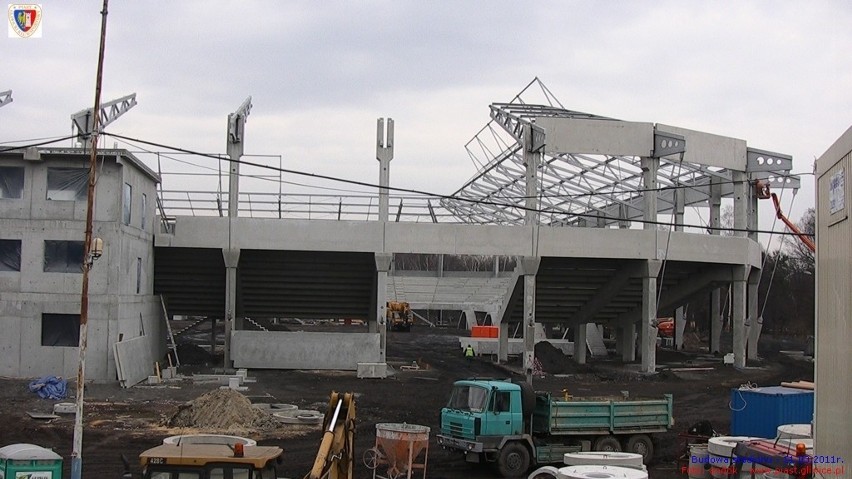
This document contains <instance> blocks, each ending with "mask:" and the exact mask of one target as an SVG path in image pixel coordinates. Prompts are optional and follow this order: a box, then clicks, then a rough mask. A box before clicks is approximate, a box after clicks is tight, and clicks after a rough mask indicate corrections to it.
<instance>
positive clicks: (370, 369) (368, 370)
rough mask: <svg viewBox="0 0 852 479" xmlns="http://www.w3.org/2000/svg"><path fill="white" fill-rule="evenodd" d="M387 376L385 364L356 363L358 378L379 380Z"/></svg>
mask: <svg viewBox="0 0 852 479" xmlns="http://www.w3.org/2000/svg"><path fill="white" fill-rule="evenodd" d="M387 376H388V365H387V363H358V378H359V379H363V378H380V379H384V378H386V377H387Z"/></svg>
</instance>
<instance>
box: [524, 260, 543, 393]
mask: <svg viewBox="0 0 852 479" xmlns="http://www.w3.org/2000/svg"><path fill="white" fill-rule="evenodd" d="M540 265H541V258H535V257H532V256H525V257H524V258H522V259H521V268H522V272H523V275H524V372H525V374H526V379H527V382H528V383H530V384H532V372H533V362H534V358H535V275H536V274H538V267H539V266H540Z"/></svg>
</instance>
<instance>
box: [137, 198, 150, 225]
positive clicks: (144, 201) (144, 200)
mask: <svg viewBox="0 0 852 479" xmlns="http://www.w3.org/2000/svg"><path fill="white" fill-rule="evenodd" d="M147 210H148V195H146V194H145V193H142V213H141V214H140V215H139V216H140V217H141V218H142V224H141V228H142V231H145V220H146V219H147V216H148V215H147V214H146V213H147Z"/></svg>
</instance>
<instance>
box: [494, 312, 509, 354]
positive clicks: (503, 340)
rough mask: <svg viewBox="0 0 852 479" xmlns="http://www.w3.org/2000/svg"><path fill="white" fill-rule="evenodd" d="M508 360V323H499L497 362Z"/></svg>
mask: <svg viewBox="0 0 852 479" xmlns="http://www.w3.org/2000/svg"><path fill="white" fill-rule="evenodd" d="M508 360H509V322H508V321H506V322H504V323H500V336H499V337H498V338H497V362H499V363H505V362H507V361H508Z"/></svg>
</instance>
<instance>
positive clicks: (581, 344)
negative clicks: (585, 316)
mask: <svg viewBox="0 0 852 479" xmlns="http://www.w3.org/2000/svg"><path fill="white" fill-rule="evenodd" d="M586 327H587V325H586V323H582V324H577V325H575V326H574V361H575V362H576V363H577V364H586Z"/></svg>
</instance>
